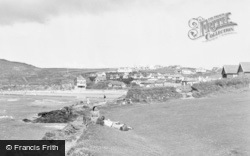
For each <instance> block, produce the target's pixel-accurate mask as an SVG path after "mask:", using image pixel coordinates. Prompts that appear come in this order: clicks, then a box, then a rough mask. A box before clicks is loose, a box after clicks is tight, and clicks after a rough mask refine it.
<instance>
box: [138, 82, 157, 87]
mask: <svg viewBox="0 0 250 156" xmlns="http://www.w3.org/2000/svg"><path fill="white" fill-rule="evenodd" d="M140 86H141V87H154V86H155V81H151V80H147V81H142V82H141V84H140Z"/></svg>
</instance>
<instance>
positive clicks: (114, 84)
mask: <svg viewBox="0 0 250 156" xmlns="http://www.w3.org/2000/svg"><path fill="white" fill-rule="evenodd" d="M108 87H109V88H116V89H122V88H126V87H127V86H126V84H125V83H123V82H120V81H110V82H109V84H108Z"/></svg>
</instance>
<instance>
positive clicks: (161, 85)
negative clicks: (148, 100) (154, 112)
mask: <svg viewBox="0 0 250 156" xmlns="http://www.w3.org/2000/svg"><path fill="white" fill-rule="evenodd" d="M164 83H165V81H164V80H157V81H155V86H156V87H163V86H164Z"/></svg>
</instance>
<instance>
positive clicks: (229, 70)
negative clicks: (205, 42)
mask: <svg viewBox="0 0 250 156" xmlns="http://www.w3.org/2000/svg"><path fill="white" fill-rule="evenodd" d="M238 68H239V66H238V65H224V66H223V68H222V71H221V75H222V78H232V77H237V76H238Z"/></svg>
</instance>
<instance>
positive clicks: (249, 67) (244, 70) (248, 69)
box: [237, 62, 250, 76]
mask: <svg viewBox="0 0 250 156" xmlns="http://www.w3.org/2000/svg"><path fill="white" fill-rule="evenodd" d="M237 73H238V75H247V76H250V62H241V63H240V64H239V67H238V71H237Z"/></svg>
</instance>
